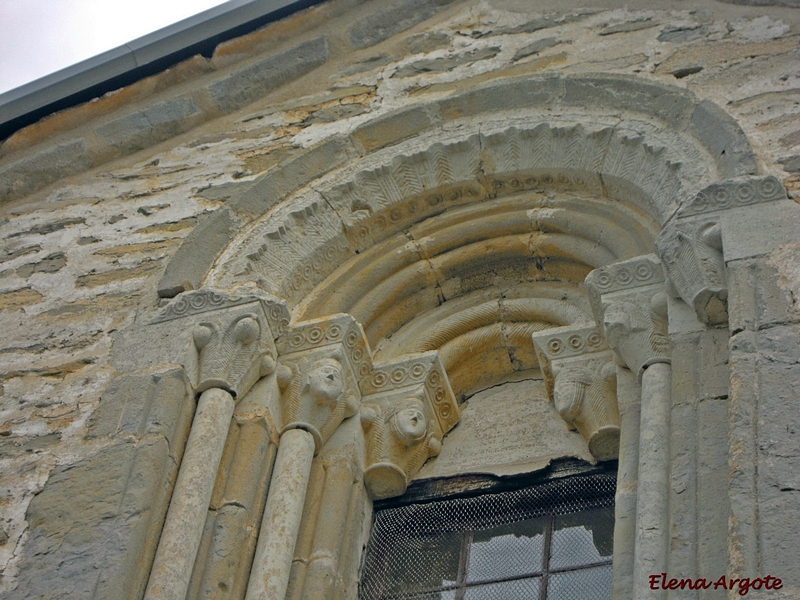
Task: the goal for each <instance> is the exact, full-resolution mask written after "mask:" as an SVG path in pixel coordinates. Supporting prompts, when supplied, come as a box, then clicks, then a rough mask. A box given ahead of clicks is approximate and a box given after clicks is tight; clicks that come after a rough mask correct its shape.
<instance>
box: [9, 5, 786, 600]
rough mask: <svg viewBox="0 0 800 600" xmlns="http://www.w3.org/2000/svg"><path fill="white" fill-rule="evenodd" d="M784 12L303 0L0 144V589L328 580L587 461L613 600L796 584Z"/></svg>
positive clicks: (280, 594)
mask: <svg viewBox="0 0 800 600" xmlns="http://www.w3.org/2000/svg"><path fill="white" fill-rule="evenodd" d="M753 4H770V5H769V6H753ZM793 6H794V3H793V2H792V1H791V0H787V1H786V2H783V3H777V2H776V3H767V2H764V3H761V2H758V3H756V2H752V3H727V2H721V1H717V0H702V1H700V2H697V3H692V5H691V6H687V5H685V3H683V2H679V1H674V0H673V1H658V2H630V3H627V4H626V5H625V7H623V6H622V4H621V3H620V4H619V6H618V3H616V2H600V3H595V4H591V5H588V4H586V3H578V2H561V3H558V4H556V3H554V2H544V3H537V4H536V6H533V5H532V4H531V3H527V2H522V1H516V0H491V1H476V0H455V1H448V0H437V1H434V2H431V1H422V0H403V1H402V2H389V1H387V0H377V1H370V2H361V1H357V0H332V1H331V2H325V3H322V4H320V5H317V6H314V7H312V8H308V9H306V10H303V11H300V12H297V13H295V14H293V15H290V16H288V17H286V18H284V19H283V20H281V21H278V22H276V23H273V24H271V25H268V26H266V27H265V28H263V29H260V30H258V31H256V32H254V33H250V34H248V35H245V36H243V37H240V38H236V39H234V40H231V41H228V42H225V43H223V44H221V45H220V46H218V47H217V50H216V52H215V53H214V56H213V57H211V58H204V57H202V56H197V57H194V58H191V59H189V60H187V61H184V62H182V63H180V64H178V65H175V66H173V67H171V68H170V69H168V70H166V71H164V72H162V73H159V74H157V75H154V76H152V77H150V78H147V79H144V80H141V81H139V82H137V83H134V84H132V85H130V86H128V87H126V88H123V89H121V90H119V91H117V92H115V93H112V94H108V95H106V96H104V97H102V98H100V99H97V100H95V101H93V102H90V103H87V104H83V105H80V106H77V107H74V108H71V109H68V110H65V111H62V112H60V113H58V114H55V115H52V116H51V117H48V118H46V119H44V120H42V121H40V122H38V123H36V124H34V125H30V126H28V127H27V128H25V129H22V130H20V131H18V132H16V133H15V134H14V135H12V136H11V137H9V138H8V139H6V140H5V141H4V142H3V144H2V146H0V196H2V198H3V202H2V205H1V206H0V211H2V212H1V213H0V238H2V240H3V242H2V246H0V324H1V325H0V326H1V327H2V331H3V336H2V338H1V339H0V346H2V352H0V365H2V366H1V367H0V597H2V598H8V599H9V600H11V599H13V600H21V599H31V600H32V599H39V598H48V599H50V598H52V599H56V598H64V599H66V598H70V599H71V598H97V599H100V598H108V599H118V598H131V599H140V598H146V599H148V600H156V599H159V600H160V599H176V600H178V599H181V600H182V599H184V598H186V599H195V598H237V599H241V598H246V599H247V600H256V599H284V598H292V599H300V598H308V599H317V598H319V599H323V598H331V599H333V598H336V599H339V598H341V599H354V598H357V597H359V582H360V581H361V579H362V577H363V576H364V574H363V565H364V552H365V550H364V549H365V547H366V546H367V544H368V540H369V538H370V532H371V527H372V523H373V519H374V517H375V514H376V512H377V511H379V510H381V509H383V508H384V507H389V506H398V505H402V504H403V503H408V502H410V501H412V500H417V501H424V502H431V501H433V500H435V499H438V498H447V497H458V496H464V495H471V496H475V495H477V494H479V493H480V492H481V491H492V490H497V489H499V488H501V487H503V486H504V485H510V484H509V482H517V481H523V480H524V481H527V482H535V481H538V482H554V481H561V480H566V479H568V478H569V477H572V476H576V475H581V476H587V477H589V476H592V475H593V474H615V475H616V484H615V486H616V487H615V490H616V491H615V494H614V515H615V520H614V526H613V581H612V583H611V594H612V596H613V598H615V599H619V600H623V599H629V598H636V599H640V598H641V599H644V598H658V599H667V598H670V599H672V598H676V599H677V598H735V597H740V591H741V587H736V588H734V589H723V588H721V587H711V588H709V589H703V590H688V589H677V590H665V589H660V588H659V586H655V587H656V588H659V589H654V586H653V581H654V580H653V578H652V576H653V575H656V574H658V575H660V574H661V573H667V574H668V576H669V577H676V578H690V579H693V580H694V579H698V578H707V579H711V580H713V581H716V580H718V578H719V577H722V576H724V577H727V578H729V580H730V579H744V578H748V579H750V580H755V579H757V578H761V579H763V578H765V577H767V576H770V577H772V578H773V579H772V581H773V583H774V581H775V580H776V578H780V579H781V582H782V583H781V585H780V586H775V585H773V586H772V589H767V588H768V587H769V586H765V585H760V586H759V588H756V589H750V590H749V591H748V595H749V596H750V597H757V598H798V597H800V573H798V571H797V569H798V565H800V463H799V462H798V448H800V434H798V431H799V430H800V408H798V406H797V399H798V390H799V389H800V329H799V327H800V312H799V311H798V307H797V305H796V295H797V294H798V293H799V292H800V206H798V202H797V200H796V198H797V197H798V194H800V177H799V176H798V172H800V119H799V118H798V114H800V72H798V65H800V60H798V59H799V58H800V56H799V55H798V52H799V51H798V39H799V38H798V35H800V12H798V11H797V9H796V8H794V7H793ZM659 581H660V580H659ZM436 597H438V596H436Z"/></svg>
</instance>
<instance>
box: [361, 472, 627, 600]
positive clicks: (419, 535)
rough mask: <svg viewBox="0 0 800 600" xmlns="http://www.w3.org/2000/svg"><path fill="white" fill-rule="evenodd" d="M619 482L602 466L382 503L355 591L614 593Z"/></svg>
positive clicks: (480, 596) (444, 599) (557, 596)
mask: <svg viewBox="0 0 800 600" xmlns="http://www.w3.org/2000/svg"><path fill="white" fill-rule="evenodd" d="M615 489H616V478H615V476H614V475H613V474H610V473H601V474H595V475H588V476H575V477H569V478H564V479H556V480H550V481H547V482H544V483H540V484H537V485H534V486H530V487H525V488H522V489H517V490H513V491H507V492H501V493H491V494H483V495H480V496H472V497H468V498H453V499H447V500H439V501H434V502H428V503H425V504H408V505H405V506H400V507H397V508H389V509H383V510H379V511H377V513H376V518H375V523H374V526H373V532H372V537H371V539H370V544H369V547H368V548H367V554H366V557H365V563H364V577H363V580H362V585H361V591H360V596H359V598H360V599H361V600H400V599H407V600H434V599H436V600H484V599H485V600H522V599H532V600H595V599H597V600H604V599H609V598H611V579H612V570H611V569H612V567H611V560H612V550H613V533H614V491H615Z"/></svg>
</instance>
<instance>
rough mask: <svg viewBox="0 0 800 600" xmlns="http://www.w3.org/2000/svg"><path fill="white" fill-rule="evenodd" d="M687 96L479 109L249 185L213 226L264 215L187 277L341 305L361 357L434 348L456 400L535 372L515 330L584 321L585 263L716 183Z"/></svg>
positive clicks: (308, 309) (714, 160) (627, 242)
mask: <svg viewBox="0 0 800 600" xmlns="http://www.w3.org/2000/svg"><path fill="white" fill-rule="evenodd" d="M603 85H606V86H610V87H611V88H613V87H614V86H617V85H623V86H626V85H632V84H631V83H630V82H623V81H621V80H614V79H608V80H603ZM635 85H642V89H645V88H647V86H648V84H635ZM635 85H634V87H635ZM658 89H659V90H660V89H661V88H658ZM650 91H652V90H650ZM670 93H672V94H674V95H675V98H678V97H679V96H680V94H682V93H684V92H681V91H679V90H670ZM642 97H645V96H642ZM649 97H651V98H653V97H655V96H649ZM565 98H566V96H565ZM658 102H659V101H656V104H658ZM681 102H683V101H681ZM687 102H688V104H686V105H685V108H682V109H681V110H682V111H683V112H684V113H685V114H686V115H687V116H686V117H685V118H684V117H680V118H678V117H676V116H675V115H670V116H669V118H668V119H666V118H665V119H664V120H660V119H661V118H662V116H661V115H660V114H658V111H657V110H655V108H654V107H650V110H651V112H650V113H648V114H645V115H643V114H642V112H644V113H647V110H644V111H642V112H639V113H637V112H636V111H637V109H638V107H632V106H627V107H625V110H622V111H611V110H610V109H609V107H608V106H601V107H599V109H598V107H595V106H591V107H589V106H583V107H580V108H576V107H575V106H572V107H570V108H569V109H565V108H564V107H561V108H559V109H558V110H554V109H553V107H535V106H534V107H530V108H529V109H527V110H526V111H517V112H515V113H513V114H506V113H502V112H498V113H492V112H486V113H484V114H482V116H481V119H480V120H476V119H474V118H472V119H463V120H462V121H458V120H457V119H456V120H454V121H452V122H450V123H449V124H448V125H447V126H446V127H445V126H443V125H442V126H439V127H433V128H432V129H430V130H427V131H422V132H419V133H418V134H417V135H416V136H415V137H413V138H412V139H408V140H406V141H403V142H400V143H397V144H395V145H393V146H391V147H386V148H384V149H382V150H378V151H376V152H373V153H372V154H369V155H368V156H365V157H362V158H357V159H352V160H351V161H350V162H347V163H345V164H344V166H343V167H341V168H339V169H338V170H333V171H329V172H327V174H324V175H321V176H319V177H316V178H315V177H313V176H311V177H308V175H307V174H304V175H303V177H304V178H305V181H307V182H308V183H307V184H306V185H304V186H301V187H299V188H298V189H295V190H294V191H293V192H290V193H288V195H286V196H285V198H284V199H283V200H282V201H280V202H278V203H271V204H270V203H269V202H267V201H264V200H260V199H259V198H258V196H257V190H258V189H260V188H259V186H258V185H257V186H255V187H253V188H251V190H250V191H249V192H248V195H247V196H246V197H243V198H242V199H240V200H234V201H233V202H232V203H231V204H230V207H229V208H227V209H225V210H226V211H227V212H226V214H227V215H228V217H227V218H230V216H231V215H235V218H237V219H243V220H244V221H245V222H246V221H247V220H248V219H251V218H252V216H248V215H253V211H254V210H257V207H258V206H259V205H262V206H265V207H266V206H270V205H271V206H272V208H270V209H269V210H267V211H266V212H264V213H263V214H262V215H261V216H260V217H258V218H256V219H254V220H252V221H250V222H249V224H248V225H247V226H246V227H242V228H241V229H240V230H239V231H238V232H237V234H236V236H235V239H233V240H232V241H231V243H229V244H228V247H227V249H226V250H225V251H224V252H223V253H222V254H221V256H219V258H218V260H217V264H216V266H215V267H214V268H213V270H212V271H211V273H210V274H209V275H208V276H207V277H206V280H205V282H204V283H205V284H207V285H211V286H214V287H220V288H227V289H230V288H234V287H237V286H241V285H245V286H255V287H257V288H259V289H260V290H261V291H263V292H267V293H268V294H271V295H274V296H276V297H278V298H281V299H283V300H285V301H286V302H287V303H288V304H289V306H290V307H291V308H292V310H293V315H294V318H295V319H296V320H300V319H308V318H314V317H321V316H325V315H330V314H334V313H339V312H346V313H349V314H351V315H352V316H353V317H355V318H356V319H357V320H358V321H359V322H360V323H362V324H363V326H364V328H365V330H366V333H367V336H368V338H369V341H370V344H371V345H372V347H373V348H375V349H376V358H382V357H387V358H388V357H393V356H397V355H398V354H402V353H405V352H412V351H418V350H427V349H434V348H436V349H439V350H440V351H441V353H442V357H443V359H444V360H445V363H446V365H447V368H448V372H449V373H451V378H452V379H453V380H454V381H453V385H454V388H455V389H456V391H457V393H460V394H463V393H466V392H468V391H469V390H470V389H474V388H475V386H476V385H478V383H480V382H479V381H478V379H480V377H478V375H476V373H475V372H484V373H485V372H486V371H487V369H486V363H492V362H493V363H495V364H498V365H499V364H500V363H503V364H502V366H498V368H496V369H488V370H489V371H493V372H494V375H495V376H501V375H503V374H507V373H510V372H513V371H515V370H525V369H529V368H532V367H535V366H536V359H535V357H534V356H533V352H532V349H531V348H530V347H529V346H530V339H529V335H530V333H531V332H532V331H535V330H538V329H541V328H544V327H552V326H557V325H563V324H568V323H573V322H576V321H580V320H586V319H588V315H589V311H588V310H587V307H586V301H585V298H584V294H583V292H582V282H583V279H584V277H585V276H586V274H587V273H588V272H589V271H591V270H592V269H594V268H596V267H599V266H602V265H605V264H609V263H612V262H615V261H617V260H624V259H627V258H630V257H633V256H638V255H641V254H646V253H648V252H651V251H652V250H653V241H654V239H655V237H656V235H657V234H658V232H659V230H660V226H661V224H663V223H664V222H665V221H666V220H668V219H669V218H670V216H671V215H673V214H674V212H675V211H676V210H677V208H678V207H679V206H680V203H681V202H682V201H683V200H684V199H686V198H689V197H691V196H692V195H693V194H694V193H695V192H697V191H698V190H699V189H700V188H702V187H704V186H706V185H708V184H709V183H711V182H713V181H715V180H717V179H719V178H720V177H721V176H722V175H730V173H727V171H729V170H730V169H731V168H732V167H731V166H730V165H727V163H725V162H724V161H723V162H720V158H719V157H720V156H721V155H724V151H722V154H721V155H719V156H716V155H715V153H716V149H714V148H712V147H710V145H709V143H708V140H706V139H705V138H704V137H703V136H706V137H708V136H707V135H706V134H704V133H702V132H701V133H699V134H698V135H697V136H695V134H694V133H693V132H692V131H691V130H690V129H687V128H686V124H687V123H688V122H689V117H688V115H691V120H694V119H696V118H697V114H696V113H697V112H698V110H699V106H698V108H697V109H693V108H692V107H693V106H694V105H693V104H692V103H693V102H694V100H691V99H689V100H687ZM501 104H502V102H501ZM678 104H680V103H678ZM676 106H678V105H677V104H676ZM681 106H683V105H681ZM645 108H646V107H645ZM431 110H434V109H433V108H431ZM437 110H441V111H442V114H443V115H444V111H445V109H444V108H442V107H439V108H438V109H437ZM693 110H694V112H692V111H693ZM704 110H706V109H704ZM700 112H702V111H700ZM712 112H713V111H712ZM712 112H708V110H706V112H705V113H703V114H708V115H711V116H712V117H714V118H720V117H719V115H716V116H714V115H713V114H712ZM442 118H444V117H442ZM681 119H683V120H681ZM712 120H713V119H712ZM721 122H722V121H721ZM680 123H683V124H682V125H680ZM725 124H726V127H728V128H729V129H731V127H730V123H727V122H726V123H725ZM733 137H735V136H733ZM733 137H732V139H733ZM736 139H737V140H738V138H736ZM740 141H741V140H738V141H737V142H736V143H737V144H739V142H740ZM739 145H740V146H741V148H739V149H738V150H739V151H741V152H742V153H744V154H743V156H744V155H746V150H747V148H746V147H745V145H746V141H745V143H744V145H742V144H739ZM320 156H322V155H320ZM745 163H747V161H744V160H743V161H742V163H741V164H742V165H744V166H743V167H742V168H743V169H745V170H747V169H748V168H749V167H747V165H746V164H745ZM315 164H316V163H315ZM747 164H749V163H747ZM287 168H289V169H291V168H293V167H287ZM317 168H319V169H320V173H325V172H326V171H327V169H328V167H327V166H326V165H319V166H318V167H317ZM261 187H262V188H263V189H274V188H269V186H265V185H264V184H262V185H261ZM282 193H286V192H282ZM237 207H239V209H240V210H241V211H244V212H239V213H236V212H235V211H236V210H237ZM220 218H223V217H222V216H221V217H220ZM228 227H229V229H230V228H231V227H233V225H229V226H228ZM193 235H194V234H193ZM214 243H217V242H214ZM177 258H179V259H180V258H181V257H180V256H179V257H177ZM184 260H185V259H184ZM179 262H180V261H179ZM170 268H172V265H170ZM169 277H170V270H169V269H168V272H167V275H165V280H168V279H169ZM181 285H183V284H181ZM548 303H550V304H548ZM552 303H555V304H552ZM559 303H561V304H559ZM546 306H547V307H549V308H547V309H545V308H544V307H546ZM554 306H560V307H562V308H560V309H559V310H560V311H561V312H560V313H559V314H558V315H556V314H555V313H556V312H558V311H557V310H555V309H553V307H554ZM456 307H457V308H456ZM522 307H525V308H524V309H523V308H522ZM533 307H535V308H533ZM564 307H567V308H564ZM454 308H456V310H453V309H454ZM517 309H519V310H517ZM515 311H516V312H515ZM476 360H478V361H480V360H482V361H483V363H481V365H480V366H481V368H476V365H475V364H473V363H474V361H476ZM459 371H460V372H463V373H464V376H463V377H461V376H459V375H458V372H459ZM483 383H485V382H483Z"/></svg>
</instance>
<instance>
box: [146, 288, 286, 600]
mask: <svg viewBox="0 0 800 600" xmlns="http://www.w3.org/2000/svg"><path fill="white" fill-rule="evenodd" d="M179 303H183V304H182V305H180V304H179ZM175 306H179V311H181V310H182V311H183V312H184V313H202V319H201V320H200V322H199V323H198V324H197V325H196V326H195V328H194V330H193V331H192V338H193V342H194V343H193V351H192V356H191V357H190V358H191V359H193V360H190V362H191V363H193V366H194V367H195V368H194V371H195V372H194V389H195V391H196V392H198V393H200V394H201V396H200V401H199V402H198V408H197V412H196V414H195V418H194V421H193V422H192V429H191V432H190V434H189V440H188V442H187V444H186V450H185V452H184V458H183V462H182V463H181V467H180V471H179V473H178V479H177V482H176V484H175V489H174V491H173V494H172V500H171V502H170V506H169V510H168V511H167V518H166V522H165V524H164V529H163V531H162V533H161V538H160V540H159V544H158V550H157V551H156V556H155V560H154V562H153V567H152V570H151V572H150V579H149V582H148V585H147V590H146V592H145V598H146V599H147V600H185V598H186V592H187V589H188V587H189V581H190V578H191V575H192V569H193V568H194V562H195V559H196V557H197V549H198V546H199V544H200V539H201V537H202V534H203V526H204V524H205V520H206V512H207V510H208V504H209V501H210V499H211V493H212V491H213V487H214V480H215V479H216V475H217V469H218V467H219V462H220V459H221V457H222V450H223V448H224V446H225V439H226V437H227V434H228V429H229V427H230V422H231V416H232V415H233V409H234V404H235V398H237V397H241V396H242V395H244V394H245V393H246V392H247V390H249V389H250V387H251V386H252V385H253V384H254V383H255V382H256V381H257V380H258V379H259V378H260V377H262V376H264V375H266V374H268V373H271V372H272V371H273V370H274V367H275V359H274V356H275V347H274V344H273V341H272V333H271V330H270V327H269V325H268V322H267V318H266V314H265V310H264V306H263V305H262V303H261V302H259V301H257V300H255V299H249V301H248V300H243V299H232V298H230V297H227V296H225V295H223V294H219V293H215V292H211V291H208V290H202V291H199V292H193V293H190V294H187V295H185V297H183V298H181V299H179V300H178V301H177V302H175V303H174V305H173V306H172V308H173V311H174V310H175ZM181 306H182V307H185V308H181Z"/></svg>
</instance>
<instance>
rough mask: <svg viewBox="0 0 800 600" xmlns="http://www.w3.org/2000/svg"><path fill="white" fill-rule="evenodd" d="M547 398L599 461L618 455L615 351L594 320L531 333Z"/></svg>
mask: <svg viewBox="0 0 800 600" xmlns="http://www.w3.org/2000/svg"><path fill="white" fill-rule="evenodd" d="M533 345H534V347H535V348H536V355H537V357H538V358H539V366H540V368H541V370H542V374H543V375H544V380H545V385H546V387H547V392H548V394H549V396H550V400H551V401H552V402H553V404H555V407H556V410H557V411H558V414H560V415H561V418H563V419H564V421H566V423H567V424H568V425H569V426H570V427H571V428H573V429H577V430H578V431H579V432H580V434H581V435H582V436H583V437H584V439H585V440H586V441H587V442H588V444H589V451H590V452H591V453H592V456H594V457H595V458H596V459H597V460H611V459H615V458H617V456H618V455H619V427H620V422H619V408H618V406H617V383H616V366H615V364H614V355H613V353H612V352H611V350H610V349H609V347H608V344H607V343H606V341H605V339H603V336H602V335H601V333H600V330H599V329H598V328H597V327H596V326H595V325H594V324H593V323H590V324H584V325H570V326H568V327H559V328H557V329H548V330H547V331H543V332H541V333H535V334H533Z"/></svg>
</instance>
